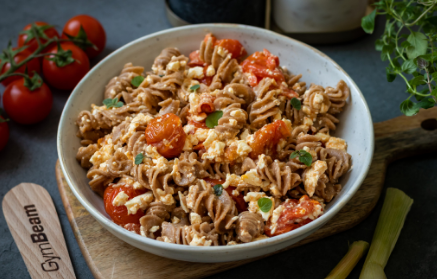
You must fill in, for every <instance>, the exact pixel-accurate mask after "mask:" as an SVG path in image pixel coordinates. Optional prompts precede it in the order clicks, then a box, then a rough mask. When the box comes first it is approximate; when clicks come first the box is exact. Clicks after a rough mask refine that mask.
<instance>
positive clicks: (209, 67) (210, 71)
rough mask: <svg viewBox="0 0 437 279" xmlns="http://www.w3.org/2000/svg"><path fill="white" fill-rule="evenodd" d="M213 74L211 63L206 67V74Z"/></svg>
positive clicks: (209, 75) (210, 75)
mask: <svg viewBox="0 0 437 279" xmlns="http://www.w3.org/2000/svg"><path fill="white" fill-rule="evenodd" d="M213 75H215V69H214V67H213V66H212V65H209V66H208V68H207V69H206V76H208V77H212V76H213Z"/></svg>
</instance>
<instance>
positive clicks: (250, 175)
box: [241, 169, 263, 186]
mask: <svg viewBox="0 0 437 279" xmlns="http://www.w3.org/2000/svg"><path fill="white" fill-rule="evenodd" d="M241 179H242V180H243V181H244V182H246V183H247V184H250V185H253V186H263V181H262V179H261V177H260V176H259V175H258V171H257V170H256V169H251V170H250V171H248V172H246V173H245V174H243V175H242V176H241Z"/></svg>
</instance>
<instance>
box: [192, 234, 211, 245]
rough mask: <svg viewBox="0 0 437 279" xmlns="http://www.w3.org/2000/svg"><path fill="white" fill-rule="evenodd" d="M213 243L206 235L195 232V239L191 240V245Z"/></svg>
mask: <svg viewBox="0 0 437 279" xmlns="http://www.w3.org/2000/svg"><path fill="white" fill-rule="evenodd" d="M211 244H212V241H211V240H206V237H205V236H202V237H199V236H198V235H197V234H194V237H193V240H191V242H190V246H211Z"/></svg>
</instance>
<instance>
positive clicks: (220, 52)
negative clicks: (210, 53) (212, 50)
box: [217, 46, 228, 57]
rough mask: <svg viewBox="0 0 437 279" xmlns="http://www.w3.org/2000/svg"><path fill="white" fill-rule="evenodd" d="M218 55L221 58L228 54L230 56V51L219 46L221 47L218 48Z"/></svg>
mask: <svg viewBox="0 0 437 279" xmlns="http://www.w3.org/2000/svg"><path fill="white" fill-rule="evenodd" d="M217 53H218V55H220V56H221V57H225V56H226V54H228V50H227V49H225V48H224V47H221V46H219V47H218V48H217Z"/></svg>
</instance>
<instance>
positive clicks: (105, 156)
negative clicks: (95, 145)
mask: <svg viewBox="0 0 437 279" xmlns="http://www.w3.org/2000/svg"><path fill="white" fill-rule="evenodd" d="M111 142H112V141H111ZM114 151H115V150H114V145H113V144H112V143H108V144H105V145H103V146H102V147H101V148H100V149H99V150H97V151H96V152H94V154H93V156H91V158H90V162H91V163H92V164H93V165H95V166H96V165H101V164H102V163H104V162H106V161H108V160H109V159H110V158H111V157H112V156H113V155H114Z"/></svg>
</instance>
